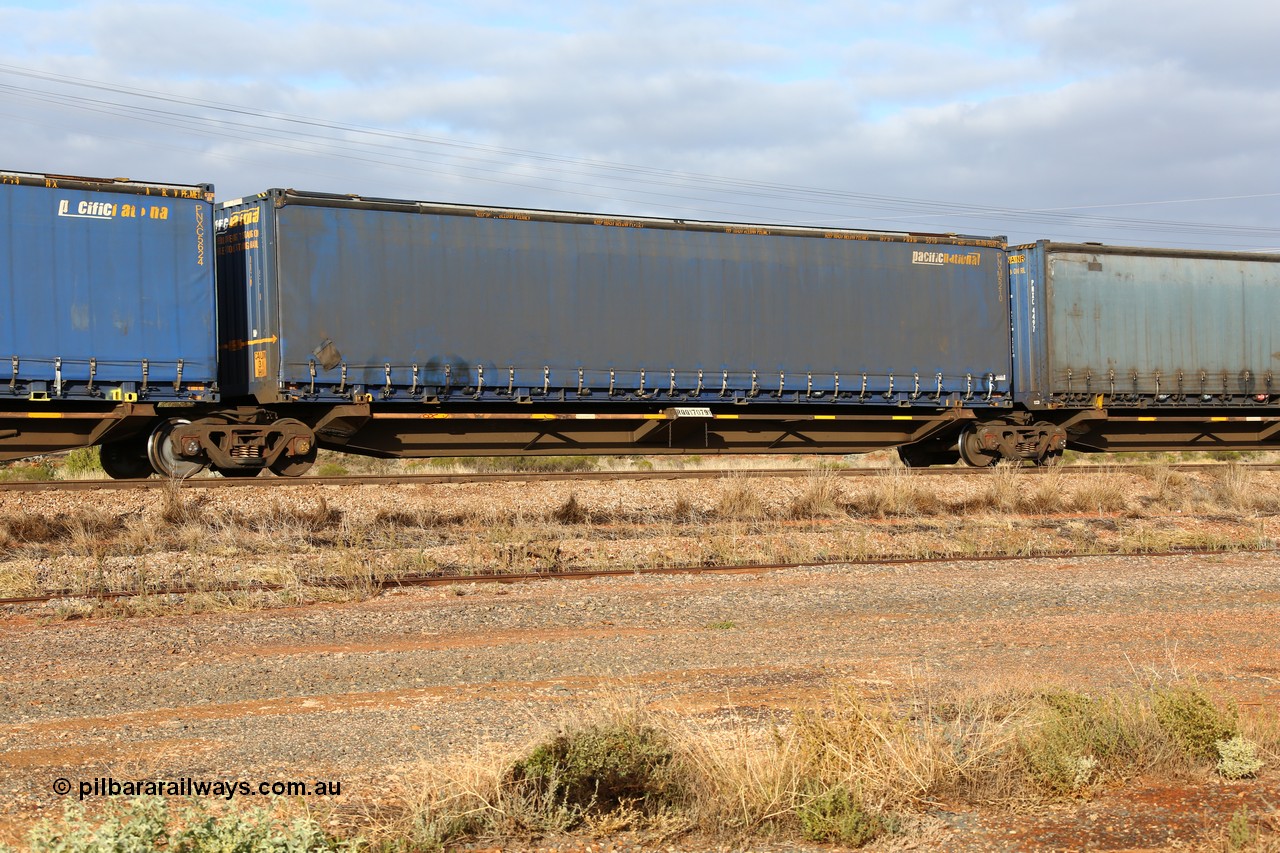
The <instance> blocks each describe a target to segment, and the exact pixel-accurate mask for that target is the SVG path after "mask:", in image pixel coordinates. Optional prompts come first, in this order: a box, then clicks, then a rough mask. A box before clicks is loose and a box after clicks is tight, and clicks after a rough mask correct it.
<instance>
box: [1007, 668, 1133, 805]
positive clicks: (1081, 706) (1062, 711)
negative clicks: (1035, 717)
mask: <svg viewBox="0 0 1280 853" xmlns="http://www.w3.org/2000/svg"><path fill="white" fill-rule="evenodd" d="M1041 703H1042V715H1041V718H1040V720H1039V723H1038V725H1036V726H1035V727H1034V728H1031V729H1030V730H1029V731H1028V732H1027V733H1026V734H1025V735H1024V736H1023V738H1022V743H1021V748H1022V754H1023V760H1024V762H1025V766H1026V769H1027V772H1028V773H1029V774H1030V776H1031V778H1032V779H1033V780H1034V781H1035V783H1036V785H1037V786H1038V787H1039V788H1040V789H1041V790H1043V791H1044V792H1045V793H1047V794H1049V795H1051V796H1067V795H1071V794H1076V793H1079V792H1081V791H1083V790H1085V789H1086V788H1088V787H1089V786H1090V785H1092V784H1093V782H1094V781H1095V780H1096V779H1097V778H1098V776H1100V775H1101V774H1103V773H1110V774H1113V775H1116V776H1126V775H1128V774H1130V773H1132V772H1134V770H1135V769H1136V768H1138V767H1140V766H1141V765H1142V764H1143V763H1144V759H1145V757H1146V755H1147V754H1148V753H1149V751H1150V749H1151V738H1150V729H1149V727H1146V726H1144V725H1143V722H1144V720H1143V715H1142V706H1141V704H1140V703H1139V702H1137V701H1134V700H1128V699H1126V698H1123V697H1121V696H1118V695H1114V694H1109V695H1106V696H1101V697H1096V696H1089V695H1087V694H1084V693H1073V692H1062V693H1048V694H1045V695H1043V696H1042V697H1041Z"/></svg>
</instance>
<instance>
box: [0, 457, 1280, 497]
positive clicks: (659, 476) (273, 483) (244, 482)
mask: <svg viewBox="0 0 1280 853" xmlns="http://www.w3.org/2000/svg"><path fill="white" fill-rule="evenodd" d="M1228 464H1229V463H1225V462H1183V463H1177V464H1171V465H1170V466H1169V468H1170V469H1171V470H1175V471H1197V470H1211V469H1219V468H1225V467H1226V466H1227V465H1228ZM1142 467H1143V465H1142V464H1141V463H1136V464H1135V463H1126V464H1121V465H1064V466H1061V467H1046V468H1037V467H1025V468H1022V469H1020V470H1021V471H1022V472H1023V473H1027V474H1033V475H1034V474H1044V473H1047V472H1049V471H1061V472H1062V473H1064V474H1089V473H1097V472H1100V471H1125V470H1128V469H1133V470H1138V469H1141V468H1142ZM1241 467H1244V468H1247V469H1248V470H1250V471H1277V470H1280V465H1275V464H1270V463H1267V464H1254V465H1250V464H1245V465H1242V466H1241ZM991 470H992V469H990V468H958V467H955V468H953V467H942V468H910V469H907V468H898V467H877V468H746V469H741V468H699V469H692V470H690V469H672V470H661V469H658V470H652V471H508V472H497V473H483V474H479V473H473V474H350V475H344V476H340V477H274V476H264V477H251V478H246V477H230V478H225V477H192V478H191V479H188V480H167V479H162V478H158V477H151V478H146V479H137V480H8V481H3V482H0V492H5V491H11V492H45V491H93V490H96V489H113V490H119V489H165V488H172V487H175V486H177V487H181V488H191V489H222V488H250V487H259V488H276V487H281V486H394V485H419V486H431V485H440V484H444V483H517V482H531V483H533V482H580V481H581V482H587V481H605V482H608V481H617V482H624V481H629V480H719V479H725V478H728V477H741V478H779V479H785V478H791V479H795V478H800V477H810V476H817V475H823V476H825V475H831V476H836V477H874V476H881V475H885V474H889V473H892V472H899V473H903V472H908V471H909V472H910V473H911V474H912V475H913V476H914V475H921V476H935V477H937V476H948V475H950V476H979V475H981V474H984V473H989V472H990V471H991Z"/></svg>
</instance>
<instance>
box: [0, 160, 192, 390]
mask: <svg viewBox="0 0 1280 853" xmlns="http://www.w3.org/2000/svg"><path fill="white" fill-rule="evenodd" d="M212 235H213V217H212V204H211V203H210V202H209V201H206V200H204V199H196V198H176V197H156V196H147V195H137V196H134V195H129V194H126V193H122V192H119V191H114V192H94V191H91V190H63V189H56V188H45V187H33V186H21V185H3V186H0V277H2V281H0V294H2V296H0V298H2V299H3V300H4V302H3V305H4V316H3V318H0V358H4V359H6V360H8V361H10V362H12V359H13V358H14V357H16V358H17V359H18V362H19V378H20V380H26V381H32V382H40V383H57V384H58V385H59V386H60V390H61V392H62V394H63V395H64V396H65V395H71V396H77V395H80V394H87V395H89V396H93V395H94V394H95V393H98V394H100V393H104V392H109V391H111V390H112V389H110V388H104V386H109V385H114V386H115V389H114V390H115V391H119V390H120V388H122V387H125V388H128V389H130V390H131V392H133V393H139V392H140V393H141V394H142V395H143V396H144V397H155V398H163V397H166V396H175V395H177V396H185V395H186V394H187V392H188V391H189V390H192V389H190V388H189V386H192V385H206V384H207V383H212V382H214V381H215V380H216V378H217V341H216V335H217V327H216V319H215V313H214V301H215V296H214V252H213V245H212ZM59 360H60V367H58V366H57V365H59ZM144 360H145V361H146V370H147V374H148V376H147V381H148V385H147V387H146V389H143V388H142V379H143V376H142V374H143V361H144ZM179 361H181V379H182V383H181V384H182V388H180V389H178V390H175V388H174V383H175V381H177V379H178V369H179ZM8 367H10V365H6V368H8ZM6 372H7V371H6ZM91 373H92V376H91ZM91 379H92V382H93V386H92V387H90V386H89V384H88V383H89V382H90V380H91ZM0 384H3V386H4V388H5V390H7V389H8V387H9V383H0ZM40 387H43V386H40ZM95 389H96V391H95ZM194 390H196V391H197V392H202V391H204V390H205V389H203V388H197V389H194Z"/></svg>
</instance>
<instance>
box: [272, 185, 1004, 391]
mask: <svg viewBox="0 0 1280 853" xmlns="http://www.w3.org/2000/svg"><path fill="white" fill-rule="evenodd" d="M275 215H276V216H278V217H279V226H278V229H277V239H278V243H277V244H276V245H275V247H274V251H275V253H276V258H277V266H278V272H279V288H280V300H281V302H280V304H281V332H280V337H281V341H280V344H281V347H282V359H283V366H282V370H283V373H282V377H281V379H282V380H283V381H285V382H287V383H306V382H308V381H309V378H310V375H309V371H310V365H311V364H312V363H317V362H318V361H320V360H319V359H318V357H317V354H318V353H319V352H321V351H322V350H323V349H324V347H326V346H330V347H331V349H330V350H328V351H327V352H328V353H329V355H330V356H332V357H333V358H336V359H337V360H338V362H339V365H337V366H329V367H325V366H323V365H321V366H320V367H319V368H318V370H319V373H320V379H321V382H323V383H328V384H329V385H332V384H333V383H334V382H335V381H340V370H341V369H342V367H343V366H345V368H346V370H347V375H346V380H347V382H348V383H353V384H357V385H363V386H366V387H368V388H370V389H374V388H376V387H379V386H384V384H386V383H388V375H387V374H388V371H390V372H391V374H392V376H391V379H390V383H391V384H394V385H397V386H401V385H407V384H409V382H410V378H409V370H410V368H411V366H412V365H417V366H418V367H419V369H420V381H421V382H422V383H424V384H428V385H447V384H449V383H454V384H460V385H475V384H477V382H478V381H479V380H480V378H481V377H480V374H479V372H478V368H481V367H482V368H483V370H484V374H483V377H484V381H485V382H487V383H488V386H487V387H492V386H494V385H501V386H507V385H508V384H511V385H514V386H523V387H528V388H542V387H544V386H549V387H553V388H570V389H572V388H574V387H575V386H576V385H578V383H579V381H580V379H579V371H582V377H581V381H582V383H584V384H585V385H586V386H587V387H595V388H597V389H599V388H602V387H607V386H609V384H610V383H611V382H616V383H617V385H618V387H619V389H620V390H621V389H622V388H623V383H625V384H626V386H634V387H627V389H626V390H630V391H634V390H638V388H639V387H640V382H641V380H642V379H643V382H644V383H645V384H646V385H647V386H648V388H649V390H653V389H655V388H657V389H659V390H661V389H665V388H667V387H668V386H669V383H670V382H671V381H673V380H672V378H671V377H672V371H675V376H676V378H675V380H674V381H676V382H678V384H679V385H680V387H682V388H691V387H693V384H694V382H695V376H696V375H697V372H698V371H702V372H703V382H704V383H705V385H706V386H707V387H708V388H712V389H714V390H716V391H718V390H719V389H720V388H721V387H722V385H724V384H725V383H727V386H728V388H729V389H731V390H733V389H736V390H740V391H741V390H748V389H749V388H750V387H751V384H752V381H753V380H752V374H753V373H754V374H755V381H756V382H758V385H759V388H760V389H761V390H762V391H775V392H776V391H777V390H778V389H779V387H780V386H781V387H782V388H783V389H784V390H786V391H787V392H791V391H807V390H809V389H811V388H812V389H814V390H821V391H831V390H833V389H834V385H835V383H836V381H837V379H836V377H837V375H838V376H839V382H840V383H841V384H840V389H841V391H842V392H847V391H857V390H858V389H859V385H860V383H861V381H862V380H861V376H862V374H863V373H866V374H868V375H869V377H870V378H869V388H870V390H874V391H884V390H885V389H886V386H887V384H888V383H889V382H890V381H891V380H890V379H889V377H890V376H891V375H892V377H893V380H892V381H893V382H894V383H896V384H895V390H896V391H897V392H909V391H911V390H912V384H913V382H914V381H915V379H914V377H915V376H916V375H917V374H918V376H919V382H920V385H921V386H922V388H923V390H924V391H933V390H935V387H936V385H937V378H936V377H937V376H938V374H942V375H943V376H944V382H945V384H946V387H947V390H949V391H955V390H957V388H960V387H962V386H963V385H964V383H965V378H964V377H965V376H966V375H971V376H973V377H981V376H983V375H985V374H991V375H993V376H995V375H999V376H1000V377H1001V381H1002V382H1005V383H1006V386H1007V374H1008V372H1009V359H1010V342H1009V321H1008V306H1007V280H1006V276H1005V267H1004V254H1003V252H1002V251H1001V250H1000V249H999V248H994V247H975V246H967V245H966V246H959V245H956V246H951V245H922V244H920V243H912V242H909V241H907V240H904V239H894V240H849V239H822V238H814V237H799V236H779V235H769V236H763V235H757V234H750V233H715V232H708V231H681V230H658V229H646V228H636V227H611V226H608V225H590V224H582V223H564V222H553V221H520V220H519V219H501V218H487V217H482V216H465V215H442V214H439V213H411V212H399V211H386V210H369V209H347V208H342V207H332V206H326V207H319V206H308V205H306V204H286V205H285V206H283V207H280V208H279V209H277V210H276V211H275ZM446 368H447V372H446ZM513 371H514V372H513ZM611 371H612V376H611ZM642 371H643V373H644V375H643V376H641V372H642ZM726 374H727V377H726ZM975 381H976V380H975ZM881 401H882V402H883V398H882V400H881Z"/></svg>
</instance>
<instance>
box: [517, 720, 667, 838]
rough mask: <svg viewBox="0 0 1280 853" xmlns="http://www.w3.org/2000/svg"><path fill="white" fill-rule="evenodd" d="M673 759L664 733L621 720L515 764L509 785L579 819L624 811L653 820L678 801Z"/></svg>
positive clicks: (562, 737) (568, 735)
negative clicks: (650, 816) (529, 789)
mask: <svg viewBox="0 0 1280 853" xmlns="http://www.w3.org/2000/svg"><path fill="white" fill-rule="evenodd" d="M673 758H674V755H673V752H672V746H671V743H670V741H669V739H668V738H667V736H666V735H665V734H664V733H663V732H661V731H659V730H658V729H656V728H654V727H652V726H648V725H645V724H642V723H640V722H639V721H638V720H635V719H629V720H620V721H617V722H613V723H603V724H595V725H588V726H585V727H583V728H580V729H576V730H573V731H568V732H561V733H560V734H558V735H556V736H555V737H553V738H551V739H550V740H547V741H545V742H544V743H542V744H539V745H538V746H537V747H535V748H534V749H533V751H532V752H530V753H529V755H528V757H526V758H523V759H521V760H520V761H518V762H516V763H515V765H514V766H513V767H512V768H511V770H510V772H509V773H508V776H507V781H508V783H509V784H511V785H517V786H520V785H527V786H531V787H533V788H534V789H535V790H536V791H537V792H539V793H540V794H541V795H542V797H543V799H544V800H545V801H546V802H549V803H557V804H561V805H563V806H565V807H567V808H569V809H571V810H573V812H574V813H575V814H577V815H580V816H586V815H590V814H607V813H609V812H612V811H615V810H617V809H619V808H623V807H627V808H635V809H638V810H639V811H640V812H641V813H644V814H653V813H654V812H656V811H657V810H659V809H660V808H662V807H664V806H667V805H670V804H671V803H672V802H674V801H675V800H676V799H678V797H679V794H680V786H679V785H678V784H677V781H676V779H675V773H674V767H673V763H672V760H673Z"/></svg>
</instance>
